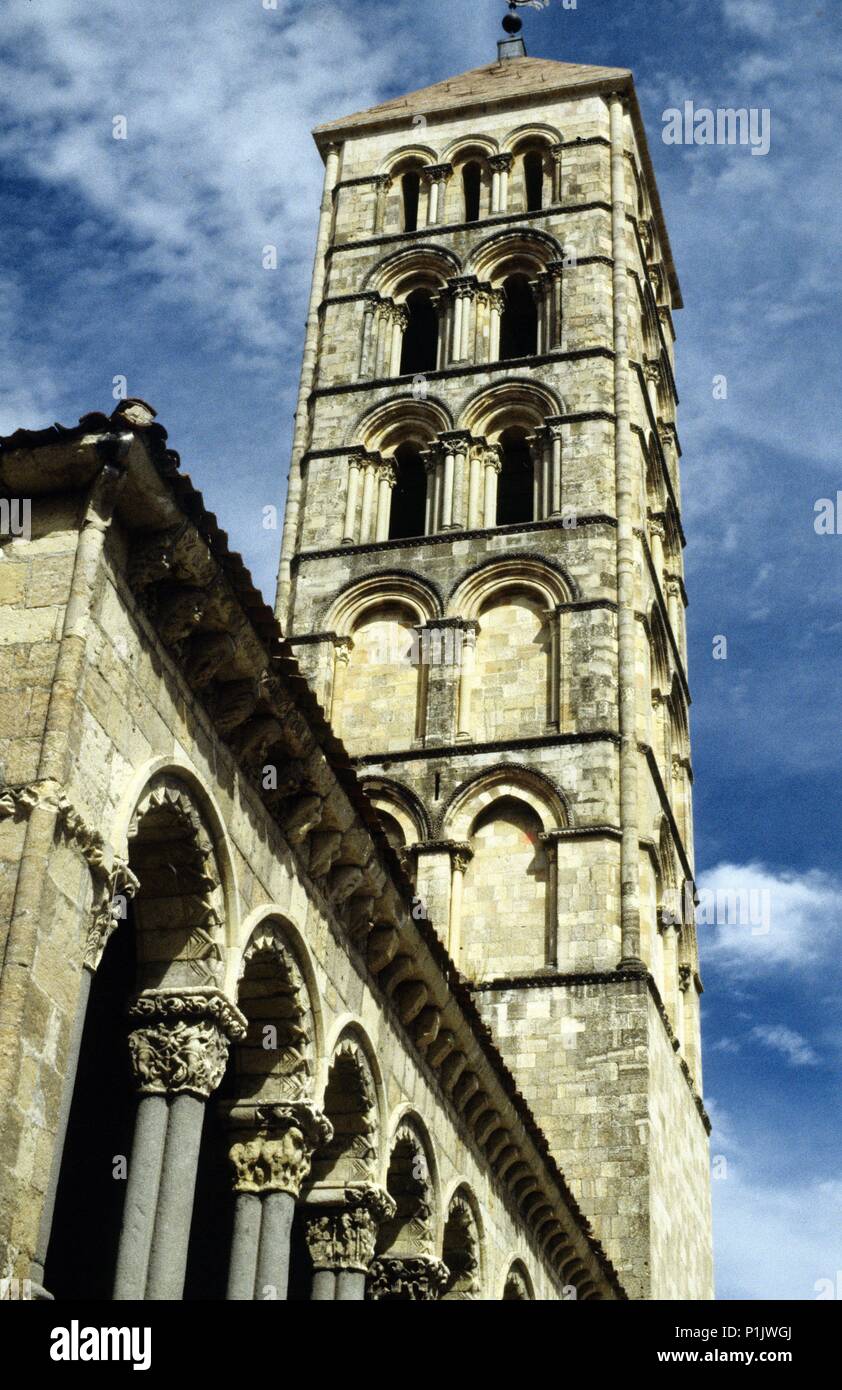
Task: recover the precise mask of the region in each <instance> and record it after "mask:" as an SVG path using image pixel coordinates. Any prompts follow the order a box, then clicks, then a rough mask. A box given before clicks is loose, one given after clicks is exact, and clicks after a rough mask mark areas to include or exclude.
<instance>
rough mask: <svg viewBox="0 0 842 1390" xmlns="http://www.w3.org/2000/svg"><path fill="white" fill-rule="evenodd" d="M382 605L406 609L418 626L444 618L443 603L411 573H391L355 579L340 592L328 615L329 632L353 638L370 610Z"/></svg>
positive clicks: (326, 616)
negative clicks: (352, 634) (442, 613)
mask: <svg viewBox="0 0 842 1390" xmlns="http://www.w3.org/2000/svg"><path fill="white" fill-rule="evenodd" d="M382 604H388V605H394V606H396V607H402V608H404V609H407V610H408V611H409V612H410V613H411V614H412V617H413V621H414V622H416V623H427V622H430V621H432V620H433V619H434V618H437V617H439V616H440V615H441V601H440V599H439V597H438V595H437V594H436V593H435V592H434V591H433V589H432V588H430V586H429V585H428V584H426V583H425V582H424V581H423V580H420V579H416V577H415V576H414V575H412V574H396V573H395V572H394V571H392V572H386V573H384V574H378V575H372V576H371V578H369V579H360V580H353V581H352V583H351V584H350V585H348V587H346V588H345V589H343V590H341V591H340V593H339V594H337V596H336V598H335V599H334V601H333V603H332V604H331V606H330V608H329V609H328V611H327V613H326V614H325V622H326V624H327V628H328V631H330V632H337V633H339V634H340V635H341V636H343V637H346V636H350V635H351V633H352V632H353V630H354V628H355V627H356V626H357V625H358V624H359V623H360V621H361V619H362V618H363V616H364V614H365V613H366V612H367V611H368V609H370V608H375V607H379V606H380V605H382Z"/></svg>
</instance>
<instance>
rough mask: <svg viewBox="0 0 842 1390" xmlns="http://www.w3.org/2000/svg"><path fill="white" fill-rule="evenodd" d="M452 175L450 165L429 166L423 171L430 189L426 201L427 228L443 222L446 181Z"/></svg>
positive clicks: (451, 166)
mask: <svg viewBox="0 0 842 1390" xmlns="http://www.w3.org/2000/svg"><path fill="white" fill-rule="evenodd" d="M452 173H453V165H452V164H431V165H430V167H429V168H428V169H425V170H424V178H425V180H426V182H427V183H428V184H429V189H430V191H429V195H428V200H427V226H428V227H432V226H435V224H436V223H438V222H443V221H444V220H445V219H444V213H445V197H446V193H447V181H448V179H449V178H450V175H451V174H452Z"/></svg>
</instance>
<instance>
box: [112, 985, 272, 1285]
mask: <svg viewBox="0 0 842 1390" xmlns="http://www.w3.org/2000/svg"><path fill="white" fill-rule="evenodd" d="M129 1016H130V1018H131V1019H132V1021H133V1023H134V1028H133V1031H132V1032H131V1033H130V1034H129V1051H130V1053H131V1061H132V1068H133V1071H134V1075H135V1080H136V1082H137V1084H138V1089H139V1091H140V1103H139V1106H138V1112H137V1118H136V1121H135V1135H134V1141H133V1144H132V1154H131V1160H130V1164H129V1179H128V1183H127V1186H126V1197H125V1203H124V1207H123V1224H122V1229H121V1232H120V1247H119V1251H118V1255H117V1274H116V1278H115V1282H114V1299H115V1301H117V1302H122V1301H124V1300H131V1299H148V1300H168V1301H171V1300H178V1299H180V1298H181V1296H182V1293H183V1290H184V1273H185V1269H186V1265H187V1246H188V1241H189V1237H190V1222H191V1218H192V1213H193V1195H194V1191H195V1186H196V1168H197V1163H198V1157H199V1145H200V1142H201V1137H202V1122H203V1119H204V1106H205V1101H206V1100H207V1098H208V1096H210V1095H211V1094H212V1093H213V1091H215V1090H216V1088H217V1086H218V1085H219V1083H220V1081H221V1080H222V1076H223V1073H224V1071H225V1065H226V1062H227V1060H228V1046H229V1043H230V1042H231V1040H232V1039H235V1038H240V1037H244V1036H245V1033H246V1021H245V1019H244V1018H243V1016H242V1014H241V1013H240V1012H239V1010H238V1009H236V1008H235V1007H234V1006H233V1004H231V1003H230V1001H229V1000H228V999H227V998H226V997H225V995H224V994H222V992H221V991H220V990H217V989H208V988H202V987H197V988H195V989H185V988H176V989H157V990H144V992H143V993H142V994H140V995H139V996H138V998H137V999H136V1000H135V1001H134V1003H133V1004H132V1005H131V1008H130V1010H129Z"/></svg>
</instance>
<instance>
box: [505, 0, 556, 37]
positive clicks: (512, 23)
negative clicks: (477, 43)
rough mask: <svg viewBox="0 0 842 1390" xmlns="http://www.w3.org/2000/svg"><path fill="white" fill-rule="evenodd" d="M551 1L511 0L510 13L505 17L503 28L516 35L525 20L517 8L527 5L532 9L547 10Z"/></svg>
mask: <svg viewBox="0 0 842 1390" xmlns="http://www.w3.org/2000/svg"><path fill="white" fill-rule="evenodd" d="M549 3H550V0H509V11H510V13H509V14H507V15H505V16H504V18H503V28H504V29H505V31H506V33H507V34H511V35H512V36H514V35H515V34H519V33H520V31H521V29H522V28H523V20H522V19H520V18H519V17H518V15H517V13H516V11H517V10H520V9H522V8H523V7H524V6H525V5H526V6H528V7H529V9H530V10H545V9H546V8H547V6H548V5H549Z"/></svg>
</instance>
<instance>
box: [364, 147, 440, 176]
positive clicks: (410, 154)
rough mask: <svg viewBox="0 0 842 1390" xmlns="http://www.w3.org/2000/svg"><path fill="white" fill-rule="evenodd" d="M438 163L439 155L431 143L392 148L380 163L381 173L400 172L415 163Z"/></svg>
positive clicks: (379, 171)
mask: <svg viewBox="0 0 842 1390" xmlns="http://www.w3.org/2000/svg"><path fill="white" fill-rule="evenodd" d="M436 163H438V155H437V154H436V152H435V150H434V149H433V148H432V146H431V145H402V146H401V148H400V149H399V150H392V152H391V154H389V155H387V156H386V158H385V159H384V160H383V163H382V164H381V165H380V168H379V170H378V173H380V174H400V173H402V172H403V171H404V169H406V168H411V167H412V166H413V165H417V164H420V165H422V166H423V165H425V164H436Z"/></svg>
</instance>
